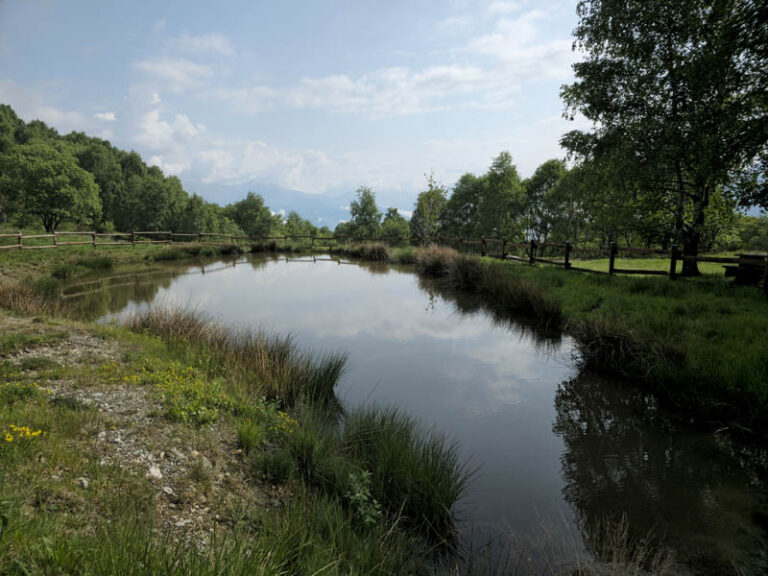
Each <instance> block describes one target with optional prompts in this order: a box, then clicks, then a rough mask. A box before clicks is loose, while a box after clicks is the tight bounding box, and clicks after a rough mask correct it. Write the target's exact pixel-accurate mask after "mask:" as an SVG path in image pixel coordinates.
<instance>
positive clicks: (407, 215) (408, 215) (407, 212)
mask: <svg viewBox="0 0 768 576" xmlns="http://www.w3.org/2000/svg"><path fill="white" fill-rule="evenodd" d="M397 212H398V214H400V216H402V217H403V218H407V219H408V220H410V219H411V217H412V216H413V210H403V209H402V208H398V209H397Z"/></svg>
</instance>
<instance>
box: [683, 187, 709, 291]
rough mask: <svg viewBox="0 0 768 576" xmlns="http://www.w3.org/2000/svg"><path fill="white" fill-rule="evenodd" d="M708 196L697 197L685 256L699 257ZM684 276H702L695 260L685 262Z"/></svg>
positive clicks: (687, 230)
mask: <svg viewBox="0 0 768 576" xmlns="http://www.w3.org/2000/svg"><path fill="white" fill-rule="evenodd" d="M706 205H707V201H706V195H703V194H702V195H697V196H696V197H695V198H694V201H693V223H692V224H691V226H688V227H686V229H685V239H684V241H683V256H698V255H699V244H700V242H701V235H702V233H703V231H704V208H705V207H706ZM682 275H683V276H700V275H701V272H699V264H698V262H696V261H695V260H686V259H684V260H683V272H682Z"/></svg>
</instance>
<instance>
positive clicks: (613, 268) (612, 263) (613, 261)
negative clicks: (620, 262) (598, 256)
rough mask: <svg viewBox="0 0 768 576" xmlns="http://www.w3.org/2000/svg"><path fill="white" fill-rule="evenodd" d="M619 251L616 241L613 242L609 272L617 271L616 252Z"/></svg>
mask: <svg viewBox="0 0 768 576" xmlns="http://www.w3.org/2000/svg"><path fill="white" fill-rule="evenodd" d="M618 251H619V249H618V247H617V246H616V242H611V257H610V260H609V261H608V274H613V273H614V272H615V271H616V253H617V252H618Z"/></svg>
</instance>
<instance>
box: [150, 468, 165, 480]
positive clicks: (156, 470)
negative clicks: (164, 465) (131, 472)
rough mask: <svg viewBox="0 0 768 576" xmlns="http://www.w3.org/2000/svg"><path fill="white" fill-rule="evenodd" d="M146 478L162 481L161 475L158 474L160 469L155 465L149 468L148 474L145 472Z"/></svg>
mask: <svg viewBox="0 0 768 576" xmlns="http://www.w3.org/2000/svg"><path fill="white" fill-rule="evenodd" d="M147 478H151V479H152V480H162V479H163V473H162V472H160V467H159V466H156V465H152V466H150V467H149V472H147Z"/></svg>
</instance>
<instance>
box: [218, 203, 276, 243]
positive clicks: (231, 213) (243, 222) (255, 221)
mask: <svg viewBox="0 0 768 576" xmlns="http://www.w3.org/2000/svg"><path fill="white" fill-rule="evenodd" d="M224 214H226V215H227V216H228V217H229V219H230V220H232V221H233V222H234V223H235V224H237V225H238V226H240V228H241V229H242V230H243V232H245V234H247V235H248V236H267V235H269V231H270V230H271V229H272V226H273V225H274V218H273V217H272V213H271V212H270V211H269V208H268V207H267V206H266V205H265V204H264V198H262V197H261V196H259V195H257V194H254V193H253V192H248V194H247V195H246V197H245V198H244V199H242V200H240V201H239V202H235V203H234V204H230V205H229V206H227V207H226V208H225V209H224Z"/></svg>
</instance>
